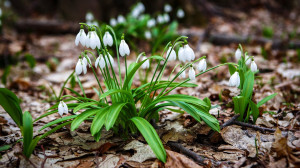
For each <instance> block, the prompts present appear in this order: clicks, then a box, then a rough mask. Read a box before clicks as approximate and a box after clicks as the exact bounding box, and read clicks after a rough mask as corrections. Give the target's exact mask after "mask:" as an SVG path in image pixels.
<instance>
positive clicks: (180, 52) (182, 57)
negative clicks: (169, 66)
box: [178, 47, 186, 62]
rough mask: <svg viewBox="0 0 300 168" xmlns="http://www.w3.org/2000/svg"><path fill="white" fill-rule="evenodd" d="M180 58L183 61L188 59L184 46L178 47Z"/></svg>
mask: <svg viewBox="0 0 300 168" xmlns="http://www.w3.org/2000/svg"><path fill="white" fill-rule="evenodd" d="M178 59H179V61H181V62H185V61H186V58H185V55H184V48H183V47H179V49H178Z"/></svg>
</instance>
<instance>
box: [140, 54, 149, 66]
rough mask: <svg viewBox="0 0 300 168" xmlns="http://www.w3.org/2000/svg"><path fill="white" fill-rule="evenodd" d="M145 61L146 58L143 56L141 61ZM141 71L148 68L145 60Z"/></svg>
mask: <svg viewBox="0 0 300 168" xmlns="http://www.w3.org/2000/svg"><path fill="white" fill-rule="evenodd" d="M145 59H147V57H146V56H143V57H142V61H144V60H145ZM141 67H142V69H147V68H149V67H150V62H149V60H146V61H145V62H144V63H143V64H142V66H141Z"/></svg>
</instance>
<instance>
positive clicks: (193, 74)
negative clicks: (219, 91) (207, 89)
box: [189, 67, 196, 80]
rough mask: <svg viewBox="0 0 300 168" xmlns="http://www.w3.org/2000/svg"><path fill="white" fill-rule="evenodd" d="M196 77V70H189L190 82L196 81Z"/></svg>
mask: <svg viewBox="0 0 300 168" xmlns="http://www.w3.org/2000/svg"><path fill="white" fill-rule="evenodd" d="M195 75H196V73H195V70H194V68H193V67H191V68H190V70H189V78H190V80H195V79H196V76H195Z"/></svg>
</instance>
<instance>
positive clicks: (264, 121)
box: [0, 11, 300, 168]
mask: <svg viewBox="0 0 300 168" xmlns="http://www.w3.org/2000/svg"><path fill="white" fill-rule="evenodd" d="M238 14H239V13H238ZM238 14H237V16H238V17H241V18H243V17H247V18H246V19H242V20H244V21H240V22H238V23H235V22H230V23H227V22H226V21H224V20H222V19H221V18H218V17H216V18H214V19H212V22H211V24H212V25H213V26H214V29H212V30H213V31H214V32H215V33H223V34H224V33H225V34H228V35H232V34H239V35H256V36H261V34H260V33H257V32H261V31H262V27H261V24H262V23H264V24H268V23H269V22H271V21H274V18H275V17H276V16H269V15H268V13H266V12H265V11H258V12H256V13H251V14H250V15H249V16H245V15H243V14H240V15H238ZM266 15H267V16H266ZM291 17H292V16H291ZM280 19H284V18H278V19H277V20H276V21H277V22H278V23H282V24H277V23H276V22H275V23H274V22H273V26H274V28H273V29H274V30H275V32H274V34H275V36H276V37H282V36H284V35H283V34H284V33H288V32H289V30H288V29H284V30H283V29H280V27H290V28H291V27H292V28H291V30H290V32H292V31H294V30H295V31H296V32H298V31H299V32H298V34H299V33H300V30H297V29H296V26H295V25H297V23H298V22H299V19H298V20H297V21H295V22H293V23H292V22H281V21H282V20H280ZM246 20H247V23H248V24H247V23H246ZM298 25H299V24H298ZM256 28H257V29H256ZM205 31H206V30H205V29H202V28H195V27H193V28H189V29H183V28H182V29H181V30H180V32H183V34H184V32H188V33H186V34H189V36H190V39H191V40H190V42H191V46H192V48H193V49H194V50H195V54H196V58H199V57H200V56H204V55H206V56H207V62H208V67H212V66H215V65H218V64H220V63H223V62H227V61H229V62H235V59H234V52H235V50H236V48H237V46H238V44H229V43H228V45H222V46H220V45H215V44H213V43H211V42H210V41H207V40H202V39H201V37H202V36H201V32H205ZM284 31H286V32H284ZM193 32H196V33H193ZM197 32H198V34H197ZM199 32H200V35H199ZM214 32H210V34H213V33H214ZM202 35H203V34H202ZM5 38H6V39H9V41H10V42H9V43H5V44H4V43H1V46H2V47H8V49H9V52H10V54H17V53H20V52H21V53H30V54H32V55H33V56H34V57H35V59H36V60H37V64H36V65H35V67H34V68H30V67H29V65H28V64H27V63H26V62H25V61H20V62H19V63H18V64H16V65H14V66H12V67H11V70H10V74H9V75H8V78H7V86H6V87H7V88H9V89H10V90H12V91H13V92H14V93H16V95H17V96H18V97H19V98H20V99H21V100H22V103H21V107H22V110H23V111H29V112H30V113H31V115H32V116H33V119H36V118H37V117H39V116H40V115H42V114H44V113H45V111H46V110H47V109H48V108H50V107H51V105H53V104H54V103H55V102H54V99H53V98H54V96H53V92H52V89H53V90H54V92H55V93H56V94H58V93H59V91H60V88H61V87H62V84H63V82H64V81H65V80H66V79H67V77H68V76H69V75H70V74H71V73H72V72H73V70H74V69H75V65H76V63H77V58H78V55H79V54H80V52H81V51H82V49H83V48H82V47H75V44H74V39H75V35H70V34H69V35H35V34H30V35H19V34H17V33H15V32H10V33H8V35H6V37H5ZM242 45H243V47H244V50H245V51H247V52H248V53H249V55H251V56H254V60H255V62H256V63H257V65H258V68H259V71H260V72H259V73H258V74H257V76H256V78H257V80H256V83H255V88H254V96H253V100H254V101H255V102H258V101H259V100H261V99H262V98H264V97H266V96H268V95H270V94H273V93H278V94H277V96H276V97H275V98H274V99H272V100H270V101H269V102H267V103H266V104H265V105H263V106H262V107H261V108H260V109H259V110H260V116H259V118H258V119H257V122H256V123H255V125H256V126H258V127H259V128H251V126H252V125H251V124H249V125H244V126H241V124H239V123H237V122H231V123H230V124H229V125H227V126H224V127H223V128H222V129H221V132H220V133H217V132H212V131H211V129H210V127H208V126H207V125H206V124H205V123H198V122H197V121H195V120H194V119H193V118H192V117H191V116H190V115H188V114H186V113H185V114H177V113H173V112H171V111H168V110H163V111H161V112H160V113H159V114H160V121H159V122H158V123H157V125H158V126H159V129H157V130H156V131H157V132H158V134H159V136H160V138H161V140H162V142H163V144H164V147H165V148H166V150H167V155H168V157H167V162H166V163H165V164H162V162H160V161H158V160H157V159H156V157H155V155H154V154H153V152H152V151H151V149H150V147H149V146H148V145H147V144H146V143H145V140H144V139H143V138H142V136H139V137H137V138H133V137H132V138H129V139H125V140H124V139H122V138H120V137H119V136H118V135H115V134H113V132H111V131H103V133H102V136H101V139H100V141H99V142H95V141H94V139H93V137H92V136H91V135H90V131H89V127H90V124H91V123H90V122H84V123H83V124H81V126H80V127H79V128H78V129H77V130H75V131H71V130H70V126H66V127H64V128H62V129H60V130H58V131H56V132H55V133H53V134H51V135H50V136H49V137H47V138H45V139H43V140H42V141H40V142H39V143H38V145H37V147H36V149H35V150H34V153H33V155H31V158H30V161H31V163H30V162H28V161H27V160H25V158H24V157H23V156H22V155H21V154H20V153H21V151H22V147H21V143H16V142H17V141H18V140H19V139H20V138H21V133H20V130H19V128H18V127H17V126H16V125H15V124H14V122H13V120H12V119H11V118H10V117H9V115H8V114H7V113H6V112H5V111H4V110H3V109H2V108H1V109H0V142H1V145H4V144H10V145H11V148H10V149H9V150H6V151H3V152H1V155H2V158H1V159H0V167H34V166H33V165H35V166H36V167H53V168H54V167H186V168H187V167H193V168H196V167H299V165H300V129H299V128H300V123H299V121H300V120H299V118H300V101H299V100H300V96H299V95H300V94H299V93H300V80H299V79H300V67H299V62H300V50H299V49H298V50H297V49H276V48H275V49H274V48H272V47H270V46H272V41H270V42H267V43H265V44H264V45H261V44H245V45H244V44H242ZM135 59H136V54H135V53H132V54H131V55H130V57H129V58H128V62H129V63H130V62H133V61H135ZM121 62H123V60H121ZM173 65H175V64H173ZM121 66H124V64H121ZM115 68H117V67H115ZM172 69H173V66H172V65H168V66H167V68H166V70H165V72H164V78H166V79H167V78H168V75H169V74H170V73H171V71H172ZM3 72H4V70H3V69H1V70H0V74H3ZM142 73H143V72H142ZM99 74H100V73H99ZM150 77H152V76H151V75H150ZM229 77H230V75H229V71H228V68H227V67H220V68H218V69H216V70H214V71H211V72H209V73H206V74H205V75H201V76H200V77H198V78H196V81H194V83H196V84H197V85H198V86H197V87H195V88H178V89H176V90H174V91H172V92H171V93H170V94H174V93H180V94H188V95H192V96H196V97H199V98H201V99H203V98H205V97H208V98H209V99H210V100H211V101H212V106H215V108H213V109H211V111H210V113H211V114H212V115H214V116H215V117H216V118H217V119H218V120H219V123H220V125H223V124H224V123H226V122H227V121H229V120H230V119H231V118H232V117H234V112H233V109H232V107H233V103H232V97H234V96H236V95H238V94H239V90H238V89H237V88H233V87H229V86H228V80H229ZM80 79H81V82H82V84H83V87H84V89H85V92H86V94H87V96H88V97H90V98H95V99H97V97H98V96H97V94H96V93H95V92H94V90H93V88H94V87H96V88H97V81H96V80H95V79H94V77H93V73H92V71H91V70H89V71H88V73H87V74H86V75H84V76H81V77H80ZM100 79H101V77H100ZM100 82H101V81H100ZM139 85H140V82H139V77H138V76H136V77H135V80H134V82H133V87H136V86H139ZM50 86H51V87H52V89H51V87H50ZM67 86H69V84H67ZM1 87H4V86H3V85H2V86H1ZM74 89H75V90H76V91H79V92H80V88H79V86H77V85H76V86H75V88H74ZM63 93H64V94H71V93H70V92H69V91H68V90H64V92H63ZM59 117H60V116H59V114H53V115H50V116H48V117H45V118H43V119H42V120H39V121H38V122H36V123H34V135H40V134H42V133H43V131H42V132H39V131H38V130H39V129H40V128H41V127H42V126H43V125H45V124H46V123H48V122H50V121H52V120H54V119H57V118H59ZM265 128H270V129H269V130H267V131H266V129H265ZM256 139H257V144H255V141H256ZM191 151H192V152H191Z"/></svg>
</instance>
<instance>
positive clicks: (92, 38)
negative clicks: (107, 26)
mask: <svg viewBox="0 0 300 168" xmlns="http://www.w3.org/2000/svg"><path fill="white" fill-rule="evenodd" d="M85 46H86V47H87V48H89V47H90V48H91V49H93V50H94V49H95V48H96V47H97V48H98V49H100V39H99V37H98V35H97V33H96V31H95V30H93V31H89V33H88V35H87V38H86V40H85Z"/></svg>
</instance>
